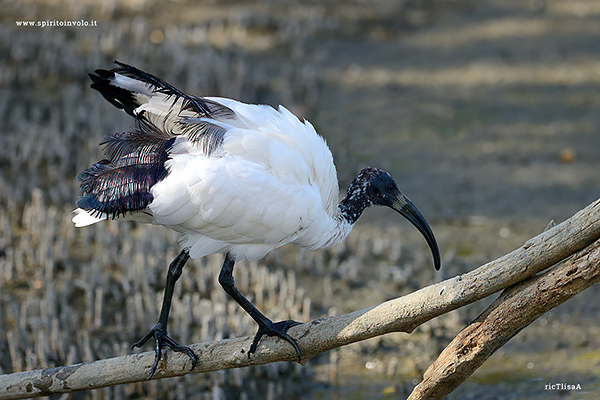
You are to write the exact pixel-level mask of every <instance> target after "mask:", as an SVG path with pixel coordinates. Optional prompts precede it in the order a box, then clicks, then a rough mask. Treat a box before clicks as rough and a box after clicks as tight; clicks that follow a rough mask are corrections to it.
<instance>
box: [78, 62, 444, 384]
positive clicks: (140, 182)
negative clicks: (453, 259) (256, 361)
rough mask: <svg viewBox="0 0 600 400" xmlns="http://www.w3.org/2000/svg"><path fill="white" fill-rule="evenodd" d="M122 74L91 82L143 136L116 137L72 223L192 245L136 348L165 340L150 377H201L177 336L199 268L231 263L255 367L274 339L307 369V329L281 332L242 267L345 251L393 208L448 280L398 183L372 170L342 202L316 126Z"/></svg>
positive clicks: (227, 271) (226, 268) (93, 170)
mask: <svg viewBox="0 0 600 400" xmlns="http://www.w3.org/2000/svg"><path fill="white" fill-rule="evenodd" d="M116 64H117V65H118V68H116V69H113V70H111V71H106V70H96V74H97V75H92V74H90V78H91V79H92V81H93V84H92V85H91V87H92V88H94V89H97V90H98V91H99V92H100V93H101V94H102V95H103V96H104V97H105V98H106V99H107V100H108V101H109V102H111V103H112V104H113V105H115V106H116V107H118V108H122V109H124V110H125V111H126V112H127V113H128V114H130V115H131V116H133V117H134V118H135V122H136V126H135V128H134V129H132V130H130V131H127V132H123V133H113V134H110V135H109V136H107V137H106V139H105V141H104V142H103V144H104V146H105V148H104V150H105V154H106V156H107V159H105V160H102V161H100V162H98V163H96V164H94V165H92V167H90V168H89V169H87V170H85V171H83V172H81V173H80V174H79V176H78V179H79V180H80V181H81V189H82V191H83V196H82V197H80V198H79V199H78V200H77V205H78V206H79V208H78V209H77V210H75V216H74V217H73V222H74V223H75V226H78V227H81V226H86V225H90V224H94V223H97V222H100V221H102V220H104V219H106V218H110V217H112V218H117V217H121V218H125V219H132V220H136V221H139V222H146V223H154V224H159V225H164V226H167V227H169V228H171V229H173V230H175V231H177V232H179V233H181V238H180V243H181V245H182V247H183V250H182V252H181V253H180V254H179V256H178V257H177V258H176V259H175V260H174V261H173V262H172V263H171V265H170V266H169V274H168V276H167V285H166V289H165V300H164V303H163V307H162V309H161V314H160V317H159V322H158V324H157V325H156V326H155V327H154V328H153V329H152V330H151V331H150V332H149V333H148V334H147V335H146V336H145V337H144V338H142V339H141V340H140V341H138V342H137V343H136V344H135V345H134V346H138V347H141V346H142V345H143V344H144V343H145V342H146V341H147V340H149V339H150V338H152V337H153V338H154V339H155V341H156V346H155V351H156V357H155V362H154V365H153V366H152V369H151V371H150V377H151V376H152V375H153V374H154V371H155V370H156V367H157V364H158V362H159V360H160V349H161V348H162V347H163V346H168V347H171V348H172V349H174V350H177V351H183V352H186V353H187V354H188V355H189V356H190V357H191V358H192V361H193V366H195V363H196V362H197V360H198V357H197V356H196V355H195V353H194V352H193V351H192V350H191V349H190V348H189V347H185V346H181V345H179V344H178V343H177V342H175V341H174V340H173V339H171V338H170V337H169V336H168V335H167V328H166V327H167V322H168V313H169V309H170V305H171V298H172V295H173V287H174V285H175V282H176V281H177V279H178V278H179V277H180V276H181V272H182V269H183V266H184V265H185V263H186V261H187V260H188V258H189V257H193V258H197V257H203V256H205V255H207V254H210V253H214V252H221V253H225V254H226V256H225V261H224V264H223V268H222V270H221V273H220V275H219V282H220V283H221V285H222V286H223V288H224V289H225V290H226V291H227V293H228V294H229V295H231V297H232V298H233V299H234V300H235V301H236V302H238V304H240V305H241V306H242V307H243V308H244V309H245V310H246V311H247V312H248V313H249V314H250V316H252V318H253V319H254V320H255V321H256V322H257V323H258V325H259V331H258V333H257V334H256V336H255V338H254V341H253V343H252V346H251V347H250V350H249V352H248V354H249V355H250V354H252V353H254V351H255V350H256V347H257V345H258V342H259V340H260V338H261V337H262V336H263V335H269V336H278V337H280V338H282V339H284V340H286V341H288V342H289V343H290V344H291V345H292V346H294V349H295V350H296V352H297V354H298V357H299V359H300V357H301V353H300V349H299V347H298V344H297V343H296V341H295V340H294V339H293V338H291V337H290V336H289V335H288V334H287V329H288V328H289V327H291V326H293V325H295V324H297V323H296V322H294V321H283V322H279V323H273V322H272V321H271V320H269V319H268V318H267V317H265V316H264V315H263V314H262V313H260V311H258V310H257V309H256V307H254V305H252V303H250V301H248V300H247V299H246V298H245V297H244V296H243V295H242V294H241V293H240V292H239V290H238V289H237V288H236V287H235V283H234V280H233V275H232V274H233V266H234V263H235V261H236V260H238V259H242V258H246V259H250V260H257V259H260V258H262V257H264V256H265V255H266V254H267V253H268V252H269V251H271V250H273V249H276V248H278V247H280V246H283V245H285V244H287V243H294V244H296V245H298V246H301V247H305V248H308V249H317V248H321V247H325V246H330V245H333V244H336V243H339V242H340V241H342V240H343V239H344V238H345V237H346V236H347V235H348V233H349V232H350V230H351V229H352V226H353V225H354V223H355V222H356V220H357V219H358V218H359V216H360V215H361V213H362V212H363V210H364V209H365V208H367V207H369V206H371V205H385V206H388V207H390V208H392V209H394V210H395V211H397V212H399V213H400V214H402V215H403V216H404V217H406V218H407V219H408V220H409V221H410V222H411V223H412V224H414V225H415V226H416V227H417V228H418V229H419V231H420V232H421V233H422V234H423V235H424V236H425V239H426V240H427V243H428V244H429V246H430V248H431V250H432V252H433V256H434V262H435V267H436V268H437V269H439V267H440V257H439V250H438V248H437V244H436V242H435V238H434V236H433V233H432V232H431V229H430V228H429V225H428V224H427V222H426V221H425V219H424V217H423V216H422V215H421V213H420V212H419V211H418V210H417V208H416V207H415V206H414V205H413V204H412V203H411V202H410V201H409V200H408V198H407V197H406V196H404V195H403V194H402V192H400V190H399V189H398V187H397V185H396V183H395V182H394V180H393V179H392V178H391V176H390V175H389V174H388V173H387V172H385V171H383V170H380V169H377V168H373V167H367V168H365V169H363V170H362V171H361V172H360V174H359V175H358V176H357V177H356V178H355V179H354V181H353V182H352V184H351V185H350V187H349V188H348V191H347V193H346V195H345V197H344V198H343V199H342V201H341V202H338V196H339V188H338V181H337V174H336V170H335V166H334V164H333V157H332V155H331V151H330V150H329V148H328V147H327V144H326V143H325V140H324V139H323V138H322V137H321V136H319V135H318V134H317V133H316V132H315V129H314V128H313V126H312V125H311V124H310V123H309V122H308V121H300V120H299V119H298V118H297V117H296V116H294V115H293V114H292V113H291V112H289V111H288V110H287V109H286V108H284V107H282V106H280V107H279V108H277V109H275V108H272V107H270V106H265V105H251V104H244V103H241V102H239V101H235V100H231V99H225V98H218V97H205V98H203V97H195V96H189V95H186V94H184V93H182V92H180V91H179V90H178V89H176V88H174V87H173V86H171V85H169V84H168V83H166V82H164V81H162V80H161V79H159V78H157V77H155V76H152V75H150V74H147V73H145V72H143V71H141V70H138V69H137V68H134V67H131V66H129V65H126V64H122V63H119V62H116ZM193 366H192V367H193Z"/></svg>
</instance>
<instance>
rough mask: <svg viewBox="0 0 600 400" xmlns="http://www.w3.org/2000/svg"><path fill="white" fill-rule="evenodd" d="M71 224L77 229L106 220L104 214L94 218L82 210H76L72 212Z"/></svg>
mask: <svg viewBox="0 0 600 400" xmlns="http://www.w3.org/2000/svg"><path fill="white" fill-rule="evenodd" d="M73 214H75V215H74V216H73V219H72V220H71V221H73V223H74V224H75V226H76V227H77V228H80V227H82V226H88V225H93V224H95V223H96V222H100V221H104V220H105V219H106V214H104V215H101V216H94V215H92V213H90V212H89V211H86V210H84V209H83V208H78V209H76V210H74V211H73Z"/></svg>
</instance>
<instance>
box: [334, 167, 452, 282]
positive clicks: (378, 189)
mask: <svg viewBox="0 0 600 400" xmlns="http://www.w3.org/2000/svg"><path fill="white" fill-rule="evenodd" d="M371 205H376V206H386V207H390V208H391V209H393V210H394V211H396V212H398V213H400V214H401V215H402V216H403V217H404V218H406V219H407V220H409V221H410V222H411V223H412V224H413V225H414V226H415V227H416V228H417V229H418V230H419V232H421V234H422V235H423V236H424V237H425V240H426V241H427V244H429V248H430V249H431V252H432V254H433V261H434V265H435V269H437V270H439V269H440V266H441V261H440V251H439V249H438V246H437V242H436V240H435V236H433V232H432V231H431V228H430V227H429V224H428V223H427V221H426V220H425V217H423V214H421V212H420V211H419V210H418V209H417V207H415V205H414V204H413V203H412V202H411V201H410V200H409V199H408V197H406V196H405V195H404V194H403V193H402V192H401V191H400V189H398V185H396V182H395V181H394V179H392V177H391V176H390V174H389V173H387V172H386V171H384V170H382V169H379V168H375V167H367V168H364V169H363V170H362V171H360V173H359V174H358V176H357V177H356V178H355V179H354V181H352V183H351V184H350V187H349V188H348V193H347V194H346V197H345V198H344V200H342V203H341V204H340V209H341V211H342V214H343V215H345V216H346V219H348V221H350V222H351V223H354V222H356V220H357V219H358V217H359V216H360V214H361V213H362V211H363V210H364V209H365V208H367V207H369V206H371Z"/></svg>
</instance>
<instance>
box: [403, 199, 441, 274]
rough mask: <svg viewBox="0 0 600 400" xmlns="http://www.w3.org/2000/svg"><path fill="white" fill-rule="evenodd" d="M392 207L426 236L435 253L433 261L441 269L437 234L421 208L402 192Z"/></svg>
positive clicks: (432, 251) (436, 267) (437, 268)
mask: <svg viewBox="0 0 600 400" xmlns="http://www.w3.org/2000/svg"><path fill="white" fill-rule="evenodd" d="M391 208H392V209H394V210H396V211H397V212H399V213H400V214H401V215H402V216H403V217H404V218H406V219H407V220H409V221H410V223H411V224H413V225H414V226H415V227H416V228H417V229H418V230H419V232H421V234H422V235H423V236H424V237H425V240H426V241H427V244H428V245H429V248H430V249H431V253H432V254H433V263H434V266H435V269H436V270H439V269H440V267H441V266H442V262H441V261H440V250H439V249H438V245H437V242H436V241H435V236H433V232H432V231H431V228H430V227H429V224H428V223H427V221H426V220H425V217H424V216H423V214H421V212H420V211H419V209H417V207H416V206H415V205H414V204H413V203H412V202H411V201H410V200H409V199H408V197H406V196H405V195H404V194H402V193H398V195H396V198H395V199H394V202H393V203H392V205H391Z"/></svg>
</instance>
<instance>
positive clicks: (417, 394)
mask: <svg viewBox="0 0 600 400" xmlns="http://www.w3.org/2000/svg"><path fill="white" fill-rule="evenodd" d="M599 281H600V241H596V242H594V243H593V244H592V245H590V246H588V247H586V248H585V249H584V250H582V251H580V252H578V253H577V254H575V255H574V256H573V257H571V258H570V259H569V260H567V261H565V262H564V263H562V264H560V265H559V266H557V267H555V268H552V269H551V270H550V271H548V272H545V273H544V274H542V275H539V276H535V277H532V278H529V279H527V280H525V281H523V282H519V283H518V284H516V285H513V286H511V287H509V288H508V289H506V290H505V291H504V292H503V293H502V295H500V297H498V299H496V301H494V303H492V304H491V305H490V306H489V307H488V308H487V309H486V310H485V311H484V312H483V313H482V314H481V315H480V316H479V317H477V318H476V319H475V320H474V321H473V322H471V324H469V325H468V326H467V327H466V328H465V329H463V330H462V331H461V332H460V333H459V334H458V335H457V336H456V338H454V340H453V341H452V342H451V343H450V344H449V345H448V346H447V347H446V348H445V349H444V351H442V353H441V354H440V356H439V357H438V359H437V360H436V361H435V362H434V363H433V364H432V365H431V366H430V367H429V368H428V369H427V371H426V372H425V374H424V375H423V381H422V382H421V383H420V384H418V385H417V386H416V387H415V388H414V390H413V392H412V393H411V395H410V396H409V397H408V400H419V399H433V400H435V399H443V398H444V397H446V396H447V395H448V394H449V393H450V392H452V391H453V390H454V389H456V388H457V387H458V386H459V385H460V384H461V383H463V382H464V381H465V380H467V378H468V377H469V376H471V374H473V372H475V370H477V368H479V367H480V366H481V365H482V364H483V362H484V361H485V360H487V359H488V358H489V357H490V356H491V355H492V354H494V352H495V351H496V350H498V349H499V348H500V347H502V346H504V345H505V344H506V342H508V341H509V340H510V339H511V338H513V337H514V336H515V335H516V334H517V333H519V332H520V331H521V330H523V329H524V328H525V327H527V326H528V325H529V324H531V323H532V322H533V321H535V320H536V319H537V318H539V317H540V316H542V315H543V314H544V313H546V312H548V311H549V310H551V309H553V308H554V307H557V306H558V305H560V304H562V303H564V302H565V301H567V300H569V299H570V298H572V297H573V296H575V295H576V294H578V293H580V292H582V291H584V290H585V289H587V288H589V287H590V286H592V285H594V284H596V283H598V282H599Z"/></svg>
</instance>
